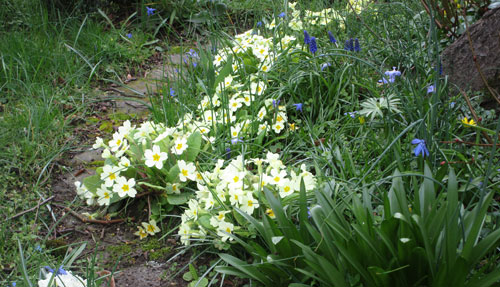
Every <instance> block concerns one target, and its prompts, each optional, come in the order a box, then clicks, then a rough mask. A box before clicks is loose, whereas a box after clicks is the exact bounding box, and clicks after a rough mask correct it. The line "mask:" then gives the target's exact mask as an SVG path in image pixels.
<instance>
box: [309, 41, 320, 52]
mask: <svg viewBox="0 0 500 287" xmlns="http://www.w3.org/2000/svg"><path fill="white" fill-rule="evenodd" d="M309 50H310V51H311V53H313V54H316V51H318V46H317V45H316V38H315V37H311V39H310V41H309Z"/></svg>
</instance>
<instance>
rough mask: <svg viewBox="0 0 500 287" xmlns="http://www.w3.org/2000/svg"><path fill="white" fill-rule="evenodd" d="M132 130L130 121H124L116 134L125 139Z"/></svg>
mask: <svg viewBox="0 0 500 287" xmlns="http://www.w3.org/2000/svg"><path fill="white" fill-rule="evenodd" d="M132 129H133V127H132V126H131V125H130V121H129V120H126V121H125V122H123V125H122V126H121V127H119V128H118V133H119V134H120V135H122V136H123V137H126V136H128V135H129V133H130V131H131V130H132Z"/></svg>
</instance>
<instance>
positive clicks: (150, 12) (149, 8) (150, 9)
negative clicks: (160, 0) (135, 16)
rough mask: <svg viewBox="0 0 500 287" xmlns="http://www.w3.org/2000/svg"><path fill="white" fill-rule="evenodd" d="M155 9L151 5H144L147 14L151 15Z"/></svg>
mask: <svg viewBox="0 0 500 287" xmlns="http://www.w3.org/2000/svg"><path fill="white" fill-rule="evenodd" d="M155 11H156V9H155V8H151V7H147V6H146V13H147V14H148V16H151V15H153V14H154V13H155Z"/></svg>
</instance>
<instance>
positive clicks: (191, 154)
mask: <svg viewBox="0 0 500 287" xmlns="http://www.w3.org/2000/svg"><path fill="white" fill-rule="evenodd" d="M186 143H187V145H188V148H187V149H186V151H185V154H186V160H187V161H195V160H196V157H197V156H198V154H199V153H200V147H201V133H200V132H198V131H196V132H194V133H192V134H191V135H190V136H189V138H188V139H187V142H186Z"/></svg>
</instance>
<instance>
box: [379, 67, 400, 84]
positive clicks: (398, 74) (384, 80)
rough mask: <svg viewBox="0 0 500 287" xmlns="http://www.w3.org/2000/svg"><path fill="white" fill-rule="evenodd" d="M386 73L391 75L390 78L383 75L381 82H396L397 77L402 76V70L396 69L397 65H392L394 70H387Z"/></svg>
mask: <svg viewBox="0 0 500 287" xmlns="http://www.w3.org/2000/svg"><path fill="white" fill-rule="evenodd" d="M384 75H386V76H389V79H387V78H386V77H383V78H382V80H379V81H378V82H379V83H384V84H387V83H394V81H396V77H399V76H401V72H400V71H397V70H396V67H392V71H385V73H384Z"/></svg>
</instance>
